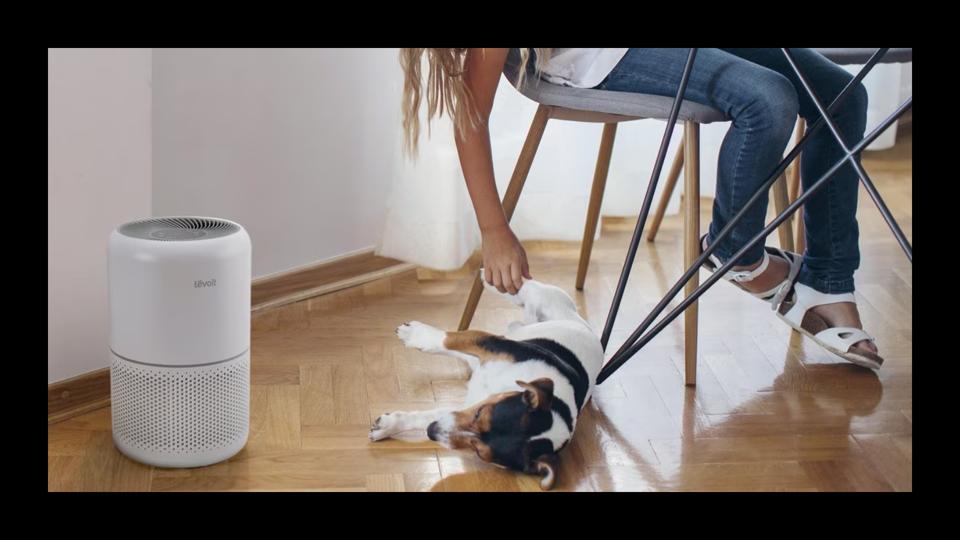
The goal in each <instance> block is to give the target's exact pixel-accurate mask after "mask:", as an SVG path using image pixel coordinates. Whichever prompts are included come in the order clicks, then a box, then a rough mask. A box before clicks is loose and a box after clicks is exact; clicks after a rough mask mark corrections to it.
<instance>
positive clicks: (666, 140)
mask: <svg viewBox="0 0 960 540" xmlns="http://www.w3.org/2000/svg"><path fill="white" fill-rule="evenodd" d="M696 57H697V49H690V53H689V54H688V55H687V63H686V65H684V66H683V75H682V76H681V77H680V87H679V88H678V89H677V97H675V98H674V100H673V108H671V109H670V117H669V118H668V119H667V127H666V128H665V129H664V131H663V138H662V139H661V140H660V150H659V151H658V152H657V161H656V164H654V166H653V172H652V173H650V181H649V182H648V183H647V192H646V193H645V194H644V195H643V204H642V205H641V206H640V216H639V218H638V219H637V225H636V227H635V228H634V230H633V238H632V239H631V240H630V247H629V248H627V257H626V259H625V260H624V261H623V269H621V270H620V281H619V282H618V283H617V290H616V292H615V293H614V294H613V301H612V302H611V303H610V311H609V312H608V313H607V322H606V323H605V324H604V326H603V333H602V334H601V336H600V343H601V344H602V345H603V348H604V350H606V348H607V342H608V341H609V340H610V331H611V330H613V322H614V321H615V320H616V319H617V312H618V311H620V301H621V300H622V299H623V291H624V290H625V289H626V287H627V279H628V278H629V277H630V268H631V267H632V266H633V259H634V257H636V255H637V248H638V247H639V246H640V238H642V237H643V227H644V225H645V224H646V223H647V214H649V213H650V203H652V202H653V195H654V192H655V191H656V190H657V183H658V182H659V181H660V171H661V170H662V169H663V161H664V159H665V158H666V157H667V147H668V146H670V137H671V136H672V135H673V128H674V126H675V124H676V123H677V116H678V115H679V114H680V105H681V104H683V95H684V93H685V92H686V91H687V82H688V81H689V79H690V72H691V71H692V70H693V60H694V58H696Z"/></svg>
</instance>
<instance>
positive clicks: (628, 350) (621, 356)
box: [597, 48, 912, 384]
mask: <svg viewBox="0 0 960 540" xmlns="http://www.w3.org/2000/svg"><path fill="white" fill-rule="evenodd" d="M887 50H889V49H886V48H882V49H878V50H877V52H876V53H874V54H873V56H871V57H870V59H869V60H868V61H867V63H866V65H864V67H863V68H862V69H861V70H860V72H859V73H858V74H857V75H856V76H855V77H854V78H853V80H851V81H850V82H849V83H848V84H847V86H846V87H845V88H844V89H843V91H842V92H841V93H840V95H838V96H837V97H836V98H835V99H834V100H833V102H832V103H831V104H830V106H829V107H827V109H826V111H824V109H823V107H822V104H820V102H819V101H818V100H817V98H816V94H813V93H812V89H810V88H809V85H808V84H807V83H806V82H804V86H805V89H807V90H808V92H811V98H812V99H814V101H815V103H816V104H817V107H818V110H819V111H820V113H821V118H819V119H817V121H816V122H815V123H814V125H813V126H811V127H810V129H808V130H807V132H806V134H805V135H804V137H803V138H802V139H801V140H800V142H799V143H797V144H796V145H795V146H794V148H793V150H792V151H791V152H790V153H789V154H788V155H787V157H786V158H784V159H783V161H781V163H780V165H779V166H778V167H777V168H776V169H775V170H774V172H773V174H771V176H770V178H768V180H767V182H765V183H764V184H763V185H762V187H761V188H760V189H759V190H757V192H756V193H755V194H754V196H753V197H752V198H751V199H750V200H749V201H747V203H746V204H745V205H744V207H743V208H742V209H741V210H740V212H738V213H737V215H736V216H734V217H733V219H731V221H730V222H729V223H728V224H727V226H726V227H725V228H724V229H723V230H722V231H721V232H720V234H719V235H718V236H717V238H716V239H714V242H713V243H712V244H711V245H709V246H708V247H707V248H706V249H705V250H704V252H703V253H702V254H701V256H700V257H699V258H698V259H697V260H696V261H694V263H693V265H691V267H690V268H688V269H687V271H686V272H685V273H684V275H683V276H681V278H680V280H679V281H678V282H677V283H676V284H675V285H674V286H673V287H672V288H671V290H670V291H668V293H667V295H666V296H665V297H664V298H663V299H662V300H661V301H660V302H659V303H658V304H657V306H656V307H655V308H654V309H653V310H652V311H651V313H650V314H648V316H647V317H646V319H644V321H643V322H642V323H641V325H640V326H639V327H638V328H637V329H636V330H635V331H634V333H633V334H631V336H630V337H629V338H628V339H627V341H626V342H625V343H624V344H623V345H622V346H621V347H620V349H619V350H618V351H617V352H616V353H615V354H614V355H613V357H612V358H611V359H610V361H609V362H608V363H607V365H606V366H605V367H604V369H603V370H602V371H601V373H600V376H599V377H598V380H597V383H598V384H599V383H600V382H602V381H604V380H605V379H606V378H607V377H609V376H610V374H612V373H613V371H615V370H616V369H617V368H619V367H620V366H621V365H622V364H623V363H624V362H626V360H627V359H629V358H630V357H632V356H633V354H635V353H636V351H638V350H639V349H640V348H641V347H642V346H643V345H644V344H646V343H647V342H649V341H650V340H651V339H653V337H654V336H655V335H656V334H657V333H659V332H660V331H661V330H662V329H663V328H664V327H665V326H666V324H667V323H669V322H670V321H671V320H673V319H674V318H675V317H676V316H677V315H679V313H680V312H682V311H683V309H685V308H686V307H687V306H689V305H690V304H691V303H692V302H693V301H695V300H696V298H698V297H699V296H700V295H702V294H703V293H704V292H706V290H707V289H709V287H710V286H712V285H713V284H714V283H716V281H717V280H718V279H719V278H720V277H721V276H722V275H723V274H724V273H726V271H727V270H729V268H731V267H732V266H733V262H735V261H736V260H737V259H739V257H740V256H742V254H743V253H745V252H746V251H747V250H749V249H750V248H751V247H752V246H753V245H755V244H756V243H757V242H760V241H763V240H764V239H765V238H766V237H767V235H769V234H770V231H772V230H773V229H775V228H776V226H778V225H779V224H780V223H782V222H783V221H784V220H786V219H787V218H788V217H789V216H790V215H792V214H793V212H795V211H796V209H797V208H799V207H800V205H801V204H802V202H803V201H805V200H806V199H807V198H808V196H801V198H799V199H798V200H797V201H795V202H794V203H793V204H791V205H790V206H789V207H788V209H787V210H786V211H784V213H783V214H781V215H780V216H777V218H776V219H775V220H774V221H773V222H772V223H771V225H769V226H768V227H766V228H765V229H764V231H763V232H761V234H760V235H758V236H757V237H755V238H754V239H753V240H752V241H751V242H750V243H748V244H747V245H746V246H745V247H744V248H742V249H741V251H740V252H739V253H738V254H737V255H735V256H734V257H732V258H731V259H730V261H728V264H725V265H723V267H722V268H721V269H718V270H717V271H716V272H715V275H714V276H711V278H710V279H708V280H707V281H706V282H705V283H704V284H703V285H701V286H700V287H699V288H698V289H697V291H696V292H695V293H694V294H693V295H691V296H689V297H687V298H686V299H685V300H684V302H683V303H681V305H680V306H679V307H678V308H676V309H674V310H673V311H672V312H671V313H670V314H669V315H668V317H667V319H665V320H664V321H663V322H661V323H660V324H658V325H657V326H656V327H655V328H654V329H653V330H651V331H650V333H648V334H646V335H644V337H643V339H642V340H641V341H639V342H638V340H640V336H641V335H643V332H644V331H645V330H646V329H647V328H648V327H649V326H650V324H652V322H653V321H654V320H655V319H656V318H657V317H658V316H659V315H660V314H661V313H662V312H663V310H664V309H665V307H666V305H667V304H668V303H669V302H670V301H671V300H672V299H673V297H675V296H676V294H677V293H678V292H679V290H680V289H681V288H683V286H684V285H685V284H686V282H687V281H689V279H690V277H692V276H693V274H694V273H695V272H697V271H699V268H700V266H701V265H702V264H703V262H704V261H705V260H706V259H707V257H709V255H710V254H711V253H712V252H713V250H714V249H715V247H716V246H717V245H718V244H719V240H722V239H723V238H725V237H726V235H727V234H729V232H730V230H732V228H733V227H734V226H735V225H736V223H737V222H738V221H739V220H740V219H741V218H742V217H743V215H745V214H746V212H747V210H748V209H749V208H750V206H751V205H752V204H754V203H755V202H756V201H757V200H759V198H760V196H761V194H762V193H764V192H765V191H766V190H768V189H769V188H770V186H771V185H772V183H773V182H774V181H776V179H777V178H778V177H779V176H780V174H781V173H782V172H783V171H784V170H785V169H786V167H787V166H788V165H789V164H790V163H791V162H792V161H793V160H794V159H795V158H796V156H797V155H798V154H799V153H800V150H801V149H802V147H803V146H804V145H805V144H806V142H807V141H808V140H809V137H810V136H812V135H813V134H814V133H815V132H816V131H817V130H818V129H820V128H821V127H822V125H823V124H824V119H825V118H826V119H827V120H828V121H827V122H826V123H827V125H828V127H830V128H831V130H832V131H833V134H834V136H835V137H837V138H838V142H839V143H840V144H841V147H842V148H843V150H844V151H845V152H846V153H847V155H846V156H845V157H844V158H843V159H842V160H841V161H840V162H838V163H837V164H835V165H834V167H833V168H831V170H830V172H828V173H827V174H826V175H825V176H824V177H822V178H821V179H820V180H818V182H817V183H816V184H814V185H815V186H816V188H817V189H818V188H819V186H821V185H823V184H824V183H825V182H826V181H827V180H829V178H830V176H831V175H832V174H833V172H835V171H836V170H837V169H838V168H839V167H840V166H842V164H843V163H844V161H851V162H854V163H856V160H855V159H854V158H853V157H852V156H854V155H857V154H859V153H860V152H862V150H863V148H865V147H866V146H867V145H869V143H870V142H872V141H873V140H874V139H875V138H876V137H877V136H878V135H879V134H880V133H882V131H883V130H884V129H886V127H888V126H889V125H891V124H892V122H894V121H896V119H897V118H899V116H900V115H902V114H903V112H905V111H906V110H907V109H908V108H909V106H910V104H911V103H912V98H911V99H910V100H908V102H907V103H906V104H904V105H902V106H901V107H900V108H899V109H898V110H897V111H896V112H895V113H894V114H893V115H891V116H890V117H888V118H887V120H885V122H884V123H883V124H881V127H880V128H878V129H876V130H874V131H873V132H872V133H871V135H870V136H869V137H866V138H865V139H864V140H863V141H861V143H860V144H858V145H857V147H856V148H855V149H854V150H849V149H848V148H847V147H846V146H845V145H844V143H843V141H842V139H840V138H839V134H838V132H837V130H836V127H835V126H834V125H833V124H832V122H829V113H830V112H832V111H833V109H834V108H836V107H837V106H838V105H839V104H840V103H841V102H842V101H843V100H844V99H845V98H846V96H847V95H848V94H849V92H850V91H851V89H852V88H854V87H855V86H856V85H858V84H859V83H860V81H861V80H863V78H864V77H865V76H866V75H867V73H869V71H870V70H871V69H872V68H873V66H874V65H875V64H876V63H877V62H878V61H879V60H880V58H882V57H883V55H884V54H886V52H887ZM784 52H785V54H786V55H787V58H788V61H790V62H791V66H792V67H793V69H794V70H795V71H797V73H798V75H799V76H800V77H801V79H802V80H803V76H802V74H800V72H799V70H798V68H797V66H796V65H795V64H794V63H793V62H792V57H791V56H790V53H789V51H787V50H785V49H784ZM688 67H689V64H688ZM680 97H681V96H680V95H678V99H679V98H680ZM674 105H675V106H676V102H675V104H674ZM668 128H669V126H668ZM864 141H866V143H864ZM857 165H859V163H857ZM865 177H866V173H865V172H864V173H863V175H862V176H861V180H864V183H865V185H867V184H869V187H868V191H869V190H870V188H871V187H873V184H872V182H870V181H869V178H868V177H866V178H865ZM653 180H654V179H651V181H653ZM813 191H814V189H811V190H809V191H808V193H811V192H813ZM873 192H874V193H875V192H876V190H875V188H873ZM874 193H871V196H873V194H874ZM874 200H875V202H878V208H881V212H884V210H885V209H886V205H884V204H883V200H882V198H880V196H879V193H876V197H875V198H874ZM886 212H887V214H886V215H889V210H887V211H886ZM886 215H885V217H886ZM888 224H891V228H892V229H894V234H895V235H896V234H897V231H899V227H898V226H897V225H896V221H895V220H893V218H892V215H891V216H890V220H889V221H888ZM641 227H642V223H638V229H637V230H635V237H634V241H636V239H637V238H639V236H638V235H637V231H640V233H641V234H642V229H641ZM900 234H901V235H902V231H901V232H900ZM898 241H901V246H906V247H905V251H908V257H909V258H910V260H911V261H912V250H909V244H908V243H906V239H905V237H904V238H903V239H902V240H901V237H900V236H898ZM635 243H636V242H634V243H633V244H635ZM633 244H632V247H634V253H632V254H630V253H628V260H629V262H630V263H631V264H625V265H624V268H623V270H622V271H621V276H620V286H618V289H617V293H616V294H615V296H614V301H613V304H612V305H611V313H610V315H609V316H608V319H607V325H606V327H605V329H604V338H605V340H604V341H603V344H604V348H606V339H607V338H609V334H610V330H611V329H612V326H613V322H612V321H613V319H614V318H615V316H616V309H614V305H615V306H616V307H617V308H619V304H620V300H621V299H622V295H623V286H624V285H625V283H626V280H627V277H628V276H629V272H630V266H632V261H633V256H634V255H635V246H634V245H633Z"/></svg>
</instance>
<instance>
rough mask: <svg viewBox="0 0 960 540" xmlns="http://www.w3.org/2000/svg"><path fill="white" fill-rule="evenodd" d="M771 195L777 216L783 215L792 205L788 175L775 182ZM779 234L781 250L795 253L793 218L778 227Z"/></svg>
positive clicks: (781, 176)
mask: <svg viewBox="0 0 960 540" xmlns="http://www.w3.org/2000/svg"><path fill="white" fill-rule="evenodd" d="M770 195H771V198H772V199H773V207H774V209H775V210H776V211H777V215H780V214H782V213H783V211H784V210H786V209H787V206H788V205H789V204H790V201H789V199H788V197H787V177H786V175H783V174H781V175H780V178H777V181H776V182H774V183H773V186H771V188H770ZM777 234H778V235H779V237H780V249H784V250H786V251H793V250H794V249H793V216H791V217H790V218H789V219H786V220H784V221H783V223H781V224H780V226H779V227H777Z"/></svg>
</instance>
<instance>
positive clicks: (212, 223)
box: [117, 217, 240, 242]
mask: <svg viewBox="0 0 960 540" xmlns="http://www.w3.org/2000/svg"><path fill="white" fill-rule="evenodd" d="M239 230H240V226H239V225H237V224H235V223H231V222H229V221H226V220H223V219H216V218H206V217H162V218H151V219H142V220H139V221H131V222H130V223H126V224H123V225H121V226H120V227H119V228H118V229H117V231H119V232H120V233H121V234H123V235H126V236H130V237H133V238H140V239H143V240H158V241H161V242H182V241H187V240H202V239H206V238H219V237H221V236H227V235H231V234H233V233H235V232H237V231H239Z"/></svg>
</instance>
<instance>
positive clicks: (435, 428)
mask: <svg viewBox="0 0 960 540" xmlns="http://www.w3.org/2000/svg"><path fill="white" fill-rule="evenodd" d="M439 431H440V424H438V423H437V422H430V425H429V426H427V438H429V439H430V440H431V441H435V440H437V433H438V432H439Z"/></svg>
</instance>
